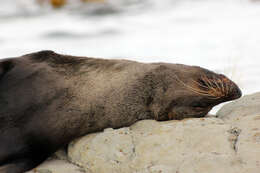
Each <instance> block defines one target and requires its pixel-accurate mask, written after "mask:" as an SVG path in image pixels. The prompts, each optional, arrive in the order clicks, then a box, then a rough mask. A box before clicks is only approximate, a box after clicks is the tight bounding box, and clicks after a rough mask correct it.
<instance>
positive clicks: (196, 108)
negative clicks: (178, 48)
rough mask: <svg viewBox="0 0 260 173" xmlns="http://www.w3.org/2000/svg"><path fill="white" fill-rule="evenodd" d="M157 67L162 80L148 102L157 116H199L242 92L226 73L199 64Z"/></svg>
mask: <svg viewBox="0 0 260 173" xmlns="http://www.w3.org/2000/svg"><path fill="white" fill-rule="evenodd" d="M160 69H161V70H159V71H158V72H159V74H158V75H159V76H160V78H161V79H162V81H164V84H163V85H162V86H160V87H158V88H157V91H156V93H157V94H155V95H157V97H155V100H154V102H153V103H154V104H153V105H152V106H151V107H152V109H153V110H154V114H155V115H154V116H155V119H157V120H169V119H183V118H189V117H203V116H205V115H206V114H207V113H208V112H209V111H210V110H211V109H212V108H213V107H214V106H216V105H218V104H220V103H223V102H226V101H231V100H234V99H237V98H239V97H241V95H242V93H241V90H240V89H239V88H238V86H237V85H236V84H235V83H234V82H233V81H231V80H230V79H228V78H227V77H226V76H224V75H222V74H217V73H214V72H212V71H209V70H207V69H204V68H201V67H197V66H186V65H181V64H175V65H174V64H171V65H166V64H163V65H161V66H160ZM176 69H177V70H176ZM165 81H166V83H165ZM158 93H160V94H158ZM159 105H164V106H163V107H160V106H159Z"/></svg>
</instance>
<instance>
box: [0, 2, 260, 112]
mask: <svg viewBox="0 0 260 173" xmlns="http://www.w3.org/2000/svg"><path fill="white" fill-rule="evenodd" d="M259 31H260V1H258V0H0V58H7V57H14V56H21V55H23V54H26V53H30V52H34V51H40V50H46V49H50V50H54V51H56V52H58V53H63V54H70V55H77V56H90V57H102V58H114V59H121V58H125V59H131V60H137V61H141V62H170V63H182V64H189V65H198V66H201V67H204V68H208V69H210V70H213V71H216V72H220V73H224V74H225V75H227V76H228V77H229V78H231V79H232V80H234V81H235V82H236V83H238V85H239V86H240V87H241V88H242V91H243V94H250V93H253V92H257V91H260V80H259V79H260V34H259ZM217 109H218V108H215V109H214V110H213V112H214V111H216V110H217Z"/></svg>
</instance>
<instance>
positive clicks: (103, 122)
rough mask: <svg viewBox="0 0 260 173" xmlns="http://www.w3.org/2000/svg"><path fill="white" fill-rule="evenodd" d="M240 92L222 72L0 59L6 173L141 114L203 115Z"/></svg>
mask: <svg viewBox="0 0 260 173" xmlns="http://www.w3.org/2000/svg"><path fill="white" fill-rule="evenodd" d="M240 96H241V91H240V89H239V88H238V86H237V85H236V84H235V83H234V82H232V81H231V80H229V79H228V78H227V77H225V76H224V75H222V74H216V73H214V72H212V71H209V70H206V69H203V68H200V67H198V66H187V65H182V64H169V63H149V64H148V63H139V62H135V61H128V60H106V59H95V58H88V57H74V56H67V55H60V54H57V53H55V52H53V51H40V52H36V53H31V54H27V55H24V56H21V57H18V58H11V59H3V60H1V61H0V173H22V172H24V171H27V170H30V169H32V168H34V167H36V166H37V165H38V164H40V163H42V162H43V161H44V160H45V159H46V158H48V157H49V156H50V155H51V154H52V153H54V152H55V151H56V150H57V149H59V148H61V147H62V146H64V145H66V144H67V143H69V142H70V141H71V140H73V139H75V138H77V137H80V136H82V135H85V134H88V133H92V132H98V131H102V130H103V129H105V128H108V127H112V128H120V127H123V126H129V125H131V124H133V123H135V122H136V121H138V120H143V119H156V120H158V121H164V120H170V119H183V118H188V117H203V116H205V115H206V114H207V113H208V112H209V111H210V110H211V108H212V107H213V106H215V105H217V104H219V103H222V102H225V101H230V100H233V99H237V98H239V97H240Z"/></svg>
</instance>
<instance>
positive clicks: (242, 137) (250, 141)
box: [232, 114, 260, 173]
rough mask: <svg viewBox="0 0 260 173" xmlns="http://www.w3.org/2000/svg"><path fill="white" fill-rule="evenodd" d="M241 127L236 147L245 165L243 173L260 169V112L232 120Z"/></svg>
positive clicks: (237, 127) (236, 126)
mask: <svg viewBox="0 0 260 173" xmlns="http://www.w3.org/2000/svg"><path fill="white" fill-rule="evenodd" d="M232 126H233V127H235V128H236V129H239V135H238V138H237V141H235V144H234V147H235V148H234V149H235V150H236V154H237V156H238V157H239V158H240V160H241V164H242V165H243V168H244V169H243V170H244V171H243V173H251V172H252V173H258V172H259V171H260V114H258V115H249V116H245V117H241V118H239V119H237V120H235V121H233V122H232Z"/></svg>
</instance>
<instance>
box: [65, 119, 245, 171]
mask: <svg viewBox="0 0 260 173" xmlns="http://www.w3.org/2000/svg"><path fill="white" fill-rule="evenodd" d="M230 129H231V126H230V125H228V124H224V123H223V121H222V120H220V119H217V118H199V119H186V120H182V121H165V122H157V121H153V120H144V121H140V122H138V123H136V124H134V125H133V126H131V127H130V128H122V129H118V130H113V129H109V130H106V131H105V132H103V133H96V134H91V135H87V136H85V137H83V138H81V139H79V140H76V141H74V142H72V143H71V144H70V146H69V150H68V151H69V152H68V154H69V158H70V160H71V161H72V162H73V163H75V164H77V165H80V166H82V167H83V168H84V169H85V170H86V171H88V172H91V173H106V172H113V173H121V172H124V173H150V172H151V173H176V172H177V173H178V172H181V173H193V172H194V173H195V172H200V173H203V172H205V173H206V172H211V173H219V172H229V173H238V171H239V170H241V168H242V165H241V160H240V158H239V157H237V155H236V151H235V150H234V146H233V141H232V140H231V139H233V138H234V137H233V136H234V135H233V134H232V133H230Z"/></svg>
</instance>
